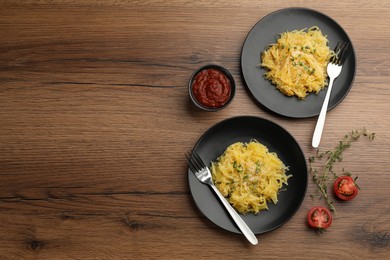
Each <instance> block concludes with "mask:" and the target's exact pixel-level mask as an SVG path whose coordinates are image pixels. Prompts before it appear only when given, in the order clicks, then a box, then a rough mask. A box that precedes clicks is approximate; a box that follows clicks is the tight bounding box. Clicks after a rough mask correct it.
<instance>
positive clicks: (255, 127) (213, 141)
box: [188, 116, 307, 234]
mask: <svg viewBox="0 0 390 260" xmlns="http://www.w3.org/2000/svg"><path fill="white" fill-rule="evenodd" d="M251 139H256V140H258V141H259V142H261V143H262V144H264V145H266V146H267V147H268V149H269V150H270V151H271V152H276V153H277V154H278V156H279V158H280V159H281V160H282V161H283V162H284V163H285V165H287V166H289V171H288V173H289V174H292V175H293V176H292V177H291V178H290V179H289V181H288V187H287V190H286V191H281V192H280V193H279V196H278V199H279V202H278V203H277V204H276V205H274V204H273V203H268V206H269V210H268V211H261V212H260V213H259V214H257V215H254V214H247V215H245V216H243V215H242V218H243V219H244V221H245V222H246V223H247V224H248V226H249V227H250V228H251V229H252V231H253V232H254V233H255V234H260V233H264V232H267V231H270V230H273V229H275V228H277V227H279V226H280V225H282V224H283V223H285V222H286V221H287V220H289V219H290V218H291V217H292V216H293V215H294V214H295V212H296V211H297V210H298V208H299V207H300V205H301V203H302V201H303V199H304V197H305V193H306V188H307V165H306V160H305V156H304V154H303V152H302V150H301V149H300V147H299V145H298V143H297V142H296V141H295V139H294V138H293V137H292V136H291V135H290V134H289V133H288V132H287V131H286V130H284V129H283V128H281V127H280V126H278V125H277V124H275V123H272V122H270V121H268V120H265V119H262V118H259V117H252V116H240V117H233V118H229V119H226V120H224V121H221V122H219V123H217V124H216V125H214V126H213V127H211V128H210V129H209V130H208V131H206V132H205V133H204V134H203V136H202V137H201V138H200V139H199V141H198V142H197V143H196V145H195V147H194V149H195V150H196V151H197V152H198V153H199V155H200V157H201V158H202V159H203V160H204V161H205V162H207V164H209V166H210V162H211V161H216V159H217V158H218V156H220V155H221V154H222V153H223V152H224V151H225V149H226V148H227V147H228V146H229V145H231V144H232V143H234V142H238V141H240V142H249V141H250V140H251ZM188 181H189V186H190V190H191V194H192V197H193V199H194V201H195V203H196V205H197V206H198V208H199V210H200V211H201V212H202V213H203V214H204V215H205V216H206V217H207V218H209V219H210V220H211V221H212V222H214V223H215V224H216V225H218V226H220V227H221V228H223V229H226V230H229V231H231V232H235V233H240V231H239V229H238V228H237V227H236V226H235V224H234V223H233V222H232V220H231V218H230V216H229V214H228V213H227V212H226V211H225V209H224V208H223V206H222V204H220V202H219V200H218V197H216V195H215V194H214V193H213V191H212V190H211V189H210V187H209V186H207V185H204V184H202V183H201V182H199V181H198V180H197V179H196V177H195V176H194V174H193V173H192V172H191V171H190V170H188Z"/></svg>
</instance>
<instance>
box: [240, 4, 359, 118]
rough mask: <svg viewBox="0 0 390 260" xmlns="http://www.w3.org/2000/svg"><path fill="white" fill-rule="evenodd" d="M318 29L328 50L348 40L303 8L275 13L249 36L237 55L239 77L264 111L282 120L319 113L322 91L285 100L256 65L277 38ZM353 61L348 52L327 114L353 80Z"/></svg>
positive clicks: (332, 23)
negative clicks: (282, 35)
mask: <svg viewBox="0 0 390 260" xmlns="http://www.w3.org/2000/svg"><path fill="white" fill-rule="evenodd" d="M312 26H318V27H319V28H320V30H321V31H322V33H323V34H324V35H327V38H328V40H329V43H328V46H329V48H330V49H332V50H333V49H334V48H335V47H336V44H337V42H338V41H339V40H343V41H348V42H350V43H351V46H352V42H351V40H350V38H349V37H348V35H347V33H346V32H345V31H344V30H343V28H342V27H341V26H340V25H339V24H338V23H337V22H336V21H334V20H333V19H332V18H330V17H328V16H326V15H325V14H322V13H320V12H317V11H314V10H311V9H306V8H287V9H282V10H278V11H275V12H273V13H271V14H269V15H267V16H266V17H264V18H263V19H261V20H260V21H259V22H258V23H257V24H256V25H255V26H254V27H253V28H252V30H251V31H250V32H249V34H248V36H247V38H246V39H245V42H244V45H243V48H242V53H241V70H242V75H243V78H244V80H245V83H246V85H247V86H248V89H249V91H250V92H251V93H252V95H253V96H254V98H255V99H256V100H257V101H258V102H259V103H260V104H262V105H263V106H264V107H266V108H267V109H269V110H271V111H273V112H275V113H277V114H279V115H282V116H286V117H292V118H306V117H312V116H316V115H318V114H319V113H320V110H321V106H322V103H323V100H324V99H325V94H326V88H325V89H324V90H323V91H320V92H319V93H318V94H317V95H316V94H313V93H311V94H309V95H308V96H307V97H306V98H305V99H304V100H299V99H298V98H297V97H288V96H286V95H284V94H282V93H281V92H279V90H277V89H276V87H275V86H274V85H272V84H271V82H269V81H268V80H266V79H265V78H264V77H263V74H264V73H265V72H266V71H265V69H264V68H261V67H260V66H259V65H260V63H261V61H260V55H261V53H262V52H263V51H264V50H265V48H266V47H267V46H268V45H269V44H272V43H275V42H276V40H277V39H278V38H279V36H280V34H281V33H283V32H286V31H292V30H300V29H304V28H310V27H312ZM355 70H356V58H355V51H354V49H353V46H352V50H351V51H350V52H349V55H348V57H347V59H346V61H345V63H344V65H343V69H342V71H341V74H340V76H339V77H338V78H337V79H336V80H335V82H334V85H333V89H332V93H331V97H330V102H329V106H328V110H330V109H332V108H334V107H336V106H337V105H338V104H339V103H340V102H341V101H342V100H343V99H344V98H345V97H346V95H347V94H348V92H349V90H350V88H351V87H352V83H353V79H354V77H355Z"/></svg>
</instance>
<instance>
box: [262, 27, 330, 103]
mask: <svg viewBox="0 0 390 260" xmlns="http://www.w3.org/2000/svg"><path fill="white" fill-rule="evenodd" d="M327 43H328V39H327V38H326V36H324V35H323V34H322V32H321V30H320V29H319V28H318V27H316V26H313V27H311V28H309V29H308V30H307V31H306V30H305V29H303V30H299V31H298V30H294V31H291V32H284V33H282V34H281V35H280V38H279V39H278V40H277V41H276V43H275V44H272V45H270V46H269V47H268V48H267V50H265V51H264V52H263V53H262V55H261V66H262V67H264V68H265V69H267V72H266V73H265V74H264V77H265V78H266V79H268V80H270V81H271V82H272V84H274V85H276V87H277V89H278V90H279V91H281V92H282V93H283V94H285V95H287V96H294V95H295V96H297V97H298V98H300V99H304V98H305V97H306V96H307V95H308V94H309V93H311V92H314V93H318V92H319V91H320V90H322V89H323V88H324V87H325V86H327V84H328V80H327V73H326V66H327V64H328V62H329V59H330V58H331V57H332V56H333V55H335V54H334V52H333V51H332V50H330V49H329V47H328V46H327Z"/></svg>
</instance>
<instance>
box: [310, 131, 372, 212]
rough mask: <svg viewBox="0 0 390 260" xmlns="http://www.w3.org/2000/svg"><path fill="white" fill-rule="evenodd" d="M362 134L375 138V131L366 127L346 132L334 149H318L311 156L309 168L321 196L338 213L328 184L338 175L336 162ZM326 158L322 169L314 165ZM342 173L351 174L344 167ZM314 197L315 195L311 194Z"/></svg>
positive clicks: (370, 138) (340, 159)
mask: <svg viewBox="0 0 390 260" xmlns="http://www.w3.org/2000/svg"><path fill="white" fill-rule="evenodd" d="M361 136H366V137H368V139H369V140H370V141H372V140H374V138H375V133H369V132H367V130H366V128H363V129H362V130H354V131H351V132H350V133H348V134H346V135H345V136H344V137H343V138H342V140H341V141H339V143H338V145H337V146H336V147H335V148H334V149H333V150H329V151H325V152H320V150H319V149H317V151H316V153H315V155H313V156H311V157H309V170H310V173H311V175H312V178H313V182H314V183H315V184H316V186H317V192H320V195H319V198H320V199H321V198H323V199H324V200H325V201H326V203H327V204H328V207H329V209H330V210H331V211H332V212H334V213H336V208H335V207H334V205H333V201H332V199H331V198H330V197H329V195H328V186H329V182H330V180H334V179H336V178H337V177H338V175H337V173H336V172H335V171H334V170H333V166H334V164H335V163H336V162H340V161H342V160H343V152H344V151H345V150H346V149H347V148H349V147H350V146H351V144H352V142H354V141H357V140H358V139H359V138H360V137H361ZM322 159H326V162H325V164H324V165H323V167H322V168H321V171H320V170H319V169H317V168H314V167H313V164H314V162H316V161H319V160H322ZM341 175H351V173H350V172H347V171H345V170H344V169H342V174H341ZM310 196H311V197H312V198H313V199H314V198H315V196H314V195H310Z"/></svg>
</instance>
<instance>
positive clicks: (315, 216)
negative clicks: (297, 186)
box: [307, 206, 332, 229]
mask: <svg viewBox="0 0 390 260" xmlns="http://www.w3.org/2000/svg"><path fill="white" fill-rule="evenodd" d="M307 221H308V223H309V225H310V227H312V228H318V229H325V228H328V227H329V226H330V224H332V214H331V213H330V211H329V210H328V209H327V208H324V207H320V206H317V207H314V208H312V209H311V210H310V211H309V214H307Z"/></svg>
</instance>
